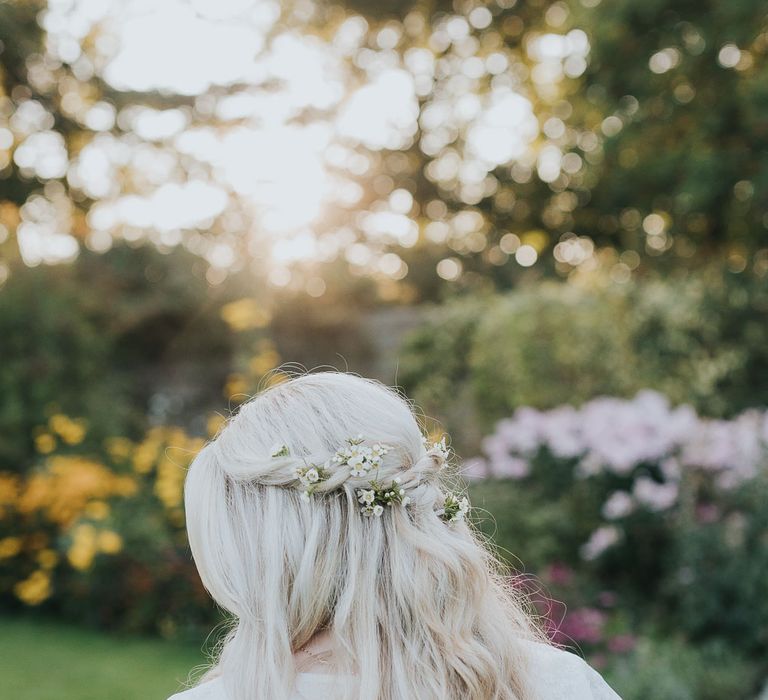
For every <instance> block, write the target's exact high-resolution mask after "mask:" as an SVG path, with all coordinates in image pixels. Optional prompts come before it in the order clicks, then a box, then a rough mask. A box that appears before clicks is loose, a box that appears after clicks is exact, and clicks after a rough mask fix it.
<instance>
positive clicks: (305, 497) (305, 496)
mask: <svg viewBox="0 0 768 700" xmlns="http://www.w3.org/2000/svg"><path fill="white" fill-rule="evenodd" d="M301 500H302V501H306V502H307V503H309V501H310V493H309V491H302V492H301Z"/></svg>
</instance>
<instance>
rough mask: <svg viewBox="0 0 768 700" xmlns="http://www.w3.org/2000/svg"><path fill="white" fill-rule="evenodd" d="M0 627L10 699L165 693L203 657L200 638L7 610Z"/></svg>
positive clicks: (1, 670) (1, 665) (125, 698)
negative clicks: (130, 631) (88, 625)
mask: <svg viewBox="0 0 768 700" xmlns="http://www.w3.org/2000/svg"><path fill="white" fill-rule="evenodd" d="M0 630H2V631H1V632H0V674H2V677H3V689H4V692H5V693H6V694H7V697H11V698H14V700H50V698H53V697H58V698H65V699H68V698H77V700H103V698H120V700H147V698H166V697H168V696H169V695H171V694H172V693H175V692H178V691H179V690H180V689H182V686H183V684H184V683H185V682H186V681H187V678H188V675H189V672H190V671H191V670H192V669H193V668H194V667H195V666H197V665H199V664H202V663H203V661H204V660H205V659H204V656H203V654H202V653H201V651H200V645H199V643H196V644H191V643H183V644H181V643H169V642H163V641H160V640H156V639H148V638H143V637H135V636H127V635H116V634H111V635H108V634H105V633H104V632H103V631H100V632H93V631H89V630H85V629H78V628H75V627H72V626H68V625H64V624H61V623H58V622H53V621H49V620H44V621H41V620H36V621H33V620H28V619H25V618H10V617H7V616H6V617H4V618H3V619H2V623H1V624H0Z"/></svg>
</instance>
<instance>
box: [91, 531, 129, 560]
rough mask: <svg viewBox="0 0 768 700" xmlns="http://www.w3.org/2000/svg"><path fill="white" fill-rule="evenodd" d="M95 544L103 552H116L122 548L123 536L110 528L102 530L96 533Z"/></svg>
mask: <svg viewBox="0 0 768 700" xmlns="http://www.w3.org/2000/svg"><path fill="white" fill-rule="evenodd" d="M97 545H98V548H99V550H101V551H102V552H104V553H105V554H117V553H118V552H119V551H120V550H121V549H122V548H123V538H122V537H120V535H118V534H117V533H116V532H113V531H112V530H102V531H101V532H100V533H99V534H98V538H97Z"/></svg>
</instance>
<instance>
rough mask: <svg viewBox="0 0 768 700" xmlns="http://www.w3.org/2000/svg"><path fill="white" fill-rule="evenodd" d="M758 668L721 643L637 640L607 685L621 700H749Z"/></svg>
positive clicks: (612, 670) (611, 668)
mask: <svg viewBox="0 0 768 700" xmlns="http://www.w3.org/2000/svg"><path fill="white" fill-rule="evenodd" d="M759 674H760V666H759V665H758V664H756V663H754V662H750V661H747V660H745V659H744V658H742V657H740V656H739V654H738V653H736V652H735V651H734V650H733V649H730V648H729V647H728V646H727V645H725V644H722V643H711V644H706V645H703V646H699V647H693V646H691V645H690V644H688V643H687V642H686V640H685V639H683V638H680V637H679V636H672V637H668V636H661V635H659V636H657V637H650V638H643V639H641V640H639V642H638V644H637V647H636V649H635V651H634V652H633V653H632V654H631V655H630V656H627V657H621V658H618V659H616V660H615V661H614V662H613V663H611V665H610V666H609V668H608V669H607V670H606V671H605V677H606V680H608V681H609V682H610V683H611V685H612V686H613V687H614V688H615V689H616V691H617V692H618V693H619V694H620V695H621V697H622V698H623V700H647V698H653V699H654V700H723V698H728V699H729V700H751V699H752V698H754V697H755V690H756V689H757V683H758V682H759V681H760V680H761V677H760V675H759Z"/></svg>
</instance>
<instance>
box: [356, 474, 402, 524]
mask: <svg viewBox="0 0 768 700" xmlns="http://www.w3.org/2000/svg"><path fill="white" fill-rule="evenodd" d="M404 494H405V489H403V488H402V487H401V486H400V477H399V476H396V477H395V478H394V480H393V481H392V484H391V485H390V486H389V487H385V486H384V485H383V484H380V483H379V482H378V481H371V488H370V489H357V500H358V501H359V502H360V503H362V504H363V506H362V507H361V508H360V512H361V513H362V514H363V515H366V516H371V515H374V516H376V517H380V516H381V514H382V513H383V512H384V507H385V506H391V505H392V504H393V503H399V504H400V505H403V506H407V505H408V504H409V503H410V502H411V499H410V497H409V496H405V495H404Z"/></svg>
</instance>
